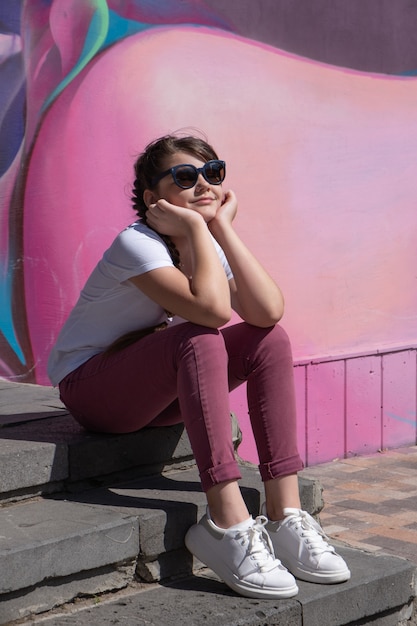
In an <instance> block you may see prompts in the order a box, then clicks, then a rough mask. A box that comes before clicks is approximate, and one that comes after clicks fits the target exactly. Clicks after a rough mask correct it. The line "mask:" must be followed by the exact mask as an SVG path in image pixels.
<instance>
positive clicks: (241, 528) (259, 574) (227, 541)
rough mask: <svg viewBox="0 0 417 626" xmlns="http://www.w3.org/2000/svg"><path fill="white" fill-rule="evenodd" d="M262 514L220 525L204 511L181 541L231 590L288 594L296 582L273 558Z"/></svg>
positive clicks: (272, 595)
mask: <svg viewBox="0 0 417 626" xmlns="http://www.w3.org/2000/svg"><path fill="white" fill-rule="evenodd" d="M267 522H268V520H267V518H266V517H263V516H259V517H257V518H256V519H255V520H254V519H252V517H250V518H249V519H248V520H246V521H244V522H241V523H240V524H236V525H235V526H231V527H230V528H227V529H223V528H219V527H218V526H216V524H215V523H214V522H213V521H212V520H211V519H210V515H209V512H208V509H207V514H206V515H204V517H203V518H202V519H201V520H200V522H199V523H198V524H195V525H194V526H192V527H191V528H190V529H189V531H188V532H187V534H186V536H185V545H186V546H187V548H188V550H189V551H190V552H191V553H192V554H194V556H196V557H197V558H198V559H200V561H202V562H203V563H204V564H205V565H207V566H208V567H210V569H212V570H213V572H215V573H216V574H217V575H218V576H219V577H220V578H221V579H222V580H224V582H225V583H226V585H228V586H229V587H230V588H231V589H233V590H234V591H237V593H239V594H241V595H242V596H247V597H249V598H265V597H266V598H290V597H292V596H295V595H296V594H297V593H298V587H297V583H296V581H295V579H294V576H293V575H292V574H290V573H289V572H288V571H287V570H286V569H285V567H283V565H282V564H281V562H280V561H279V560H278V559H276V558H275V556H274V550H273V548H272V544H271V540H270V539H269V536H268V533H267V532H266V530H265V524H266V523H267Z"/></svg>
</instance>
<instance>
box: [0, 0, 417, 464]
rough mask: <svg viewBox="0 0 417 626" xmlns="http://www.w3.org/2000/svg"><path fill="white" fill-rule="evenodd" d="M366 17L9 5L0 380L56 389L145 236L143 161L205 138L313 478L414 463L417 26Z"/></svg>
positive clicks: (151, 5)
mask: <svg viewBox="0 0 417 626" xmlns="http://www.w3.org/2000/svg"><path fill="white" fill-rule="evenodd" d="M365 4H366V6H365ZM365 4H364V3H356V2H354V3H347V2H345V1H344V0H327V1H326V0H317V1H316V2H308V3H307V2H305V3H304V2H299V3H294V2H291V1H290V0H263V1H262V0H259V1H258V2H256V3H255V2H251V1H249V0H229V1H228V2H223V1H222V0H206V1H203V0H182V1H181V2H179V1H178V0H155V1H154V2H152V1H149V0H146V1H145V0H26V1H19V0H11V1H9V2H7V3H4V2H3V3H2V4H1V5H0V29H1V34H0V72H1V74H0V133H1V143H0V176H1V178H0V237H1V246H0V307H1V308H0V376H1V377H3V378H6V379H10V380H15V381H20V382H36V383H40V384H49V381H48V379H47V376H46V360H47V356H48V353H49V350H50V348H51V346H52V344H53V342H54V340H55V337H56V335H57V333H58V331H59V329H60V327H61V325H62V324H63V322H64V320H65V319H66V316H67V315H68V312H69V310H70V308H71V307H72V305H73V304H74V303H75V300H76V298H77V297H78V293H79V291H80V288H81V287H82V285H83V283H84V281H85V279H86V277H87V275H88V273H89V272H90V270H91V269H92V267H93V266H94V265H95V263H96V261H97V260H98V258H99V257H100V256H101V253H102V251H103V250H104V249H105V247H106V246H107V245H108V244H109V243H110V242H111V240H112V239H113V237H114V235H115V234H116V233H117V232H119V231H120V230H121V229H122V228H123V227H124V226H126V225H127V224H128V223H129V222H130V221H132V219H133V217H134V214H133V212H132V209H131V206H130V186H131V184H132V179H133V171H132V165H133V161H134V159H135V156H136V155H137V154H138V153H139V152H140V151H141V150H142V148H143V147H144V146H145V144H146V143H148V142H149V141H150V140H151V139H153V138H155V137H157V136H159V135H162V134H165V133H167V132H172V131H175V130H178V129H184V128H188V129H193V130H194V129H197V130H198V131H199V132H203V133H204V134H205V136H207V138H208V139H209V141H210V142H211V143H213V144H214V145H215V147H216V148H217V151H218V152H219V154H220V156H221V158H224V159H225V160H226V161H227V165H228V177H227V184H228V185H229V187H230V188H232V189H234V190H235V192H236V193H237V196H238V199H239V206H240V209H239V214H238V218H237V222H236V227H237V229H238V230H239V232H240V233H241V235H242V236H243V238H244V239H245V240H246V241H247V242H248V244H249V245H250V247H251V248H252V249H253V250H254V252H255V253H256V254H257V255H258V256H259V257H260V258H261V260H262V261H263V263H264V264H265V265H266V267H267V268H268V269H269V271H270V272H271V274H272V275H273V276H274V277H275V278H276V280H277V281H278V283H279V284H280V285H281V287H282V289H283V291H284V294H285V297H286V313H285V317H284V320H283V325H284V326H285V328H286V329H287V331H288V332H289V334H290V335H291V337H292V342H293V348H294V357H295V365H296V367H295V372H296V389H297V396H298V402H299V440H300V447H301V449H302V451H303V455H304V459H305V460H306V462H307V463H314V462H321V461H323V460H328V459H329V458H333V457H334V456H343V455H348V454H356V453H361V452H363V451H371V450H377V449H378V448H381V447H384V446H391V445H400V444H402V443H415V441H416V346H417V314H416V312H417V289H416V287H417V271H416V267H417V246H416V245H415V237H416V235H415V233H416V232H417V211H416V209H415V206H416V197H417V193H416V192H417V175H416V163H415V154H416V148H417V124H416V122H415V111H416V109H417V77H416V71H417V42H416V40H415V36H414V33H415V28H416V26H417V9H416V8H415V7H414V6H413V5H411V4H410V3H408V2H406V1H405V0H404V1H402V0H398V2H396V3H392V2H390V0H368V2H367V3H365ZM243 393H244V392H243V390H240V391H239V392H235V393H234V394H233V403H234V408H235V409H236V411H237V413H238V415H239V417H240V419H241V422H242V428H243V430H244V432H245V433H246V431H247V430H248V428H247V422H246V420H247V417H246V408H245V399H244V395H243ZM381 407H382V408H381ZM242 451H243V454H244V455H245V456H246V457H247V458H250V459H251V460H252V459H254V458H255V456H256V455H255V452H254V445H253V441H252V440H251V437H250V435H249V434H248V435H247V436H246V437H245V439H244V444H243V446H242Z"/></svg>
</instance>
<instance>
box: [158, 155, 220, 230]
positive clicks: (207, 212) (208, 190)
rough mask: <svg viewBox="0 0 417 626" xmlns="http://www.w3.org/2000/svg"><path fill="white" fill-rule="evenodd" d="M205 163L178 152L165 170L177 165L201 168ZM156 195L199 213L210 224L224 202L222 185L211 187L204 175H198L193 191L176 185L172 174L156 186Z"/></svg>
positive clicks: (168, 159)
mask: <svg viewBox="0 0 417 626" xmlns="http://www.w3.org/2000/svg"><path fill="white" fill-rule="evenodd" d="M204 163H205V161H201V160H200V159H199V158H197V157H194V156H191V155H190V154H188V153H186V152H177V153H176V154H175V155H173V156H172V157H169V158H167V159H166V161H165V163H164V170H168V169H170V168H171V167H174V166H175V165H184V164H189V165H194V166H195V167H197V168H199V167H202V166H203V165H204ZM154 193H155V195H156V196H157V197H158V198H157V199H159V198H163V199H164V200H167V201H168V202H171V204H175V205H176V206H180V207H183V208H185V209H191V210H193V211H197V212H198V213H200V215H202V217H203V218H204V220H205V222H206V223H208V222H209V221H210V220H212V219H213V217H214V216H215V215H216V212H217V210H218V208H219V207H220V206H221V204H222V201H223V190H222V186H221V184H220V185H211V184H210V183H208V182H207V181H206V179H205V178H204V176H203V175H202V173H201V172H200V173H199V175H198V179H197V182H196V184H195V185H194V187H191V189H182V188H181V187H178V185H177V184H176V183H175V181H174V179H173V176H172V174H171V173H169V174H167V175H166V176H164V177H163V178H161V180H160V181H159V183H158V184H157V185H156V188H155V190H154Z"/></svg>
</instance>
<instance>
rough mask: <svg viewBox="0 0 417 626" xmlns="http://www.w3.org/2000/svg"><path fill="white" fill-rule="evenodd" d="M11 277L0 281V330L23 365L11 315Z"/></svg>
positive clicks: (7, 276) (23, 359)
mask: <svg viewBox="0 0 417 626" xmlns="http://www.w3.org/2000/svg"><path fill="white" fill-rule="evenodd" d="M11 294H12V276H11V272H10V273H9V274H8V275H6V277H5V278H3V279H2V280H0V302H1V307H0V330H1V332H2V333H3V335H4V336H5V338H6V339H7V341H8V342H9V345H10V347H11V348H12V350H13V351H14V352H15V354H16V356H17V358H18V359H19V361H20V362H21V363H22V364H24V363H25V357H24V354H23V352H22V349H21V347H20V345H19V342H18V341H17V337H16V333H15V329H14V325H13V314H12V306H11V302H12V297H11Z"/></svg>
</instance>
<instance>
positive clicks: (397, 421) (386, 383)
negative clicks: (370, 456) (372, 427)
mask: <svg viewBox="0 0 417 626" xmlns="http://www.w3.org/2000/svg"><path fill="white" fill-rule="evenodd" d="M382 371H383V387H382V406H383V419H382V426H383V431H382V444H383V447H384V448H392V447H395V446H401V445H409V444H410V443H411V444H415V443H416V352H415V351H412V350H407V351H404V352H396V353H393V354H385V355H384V356H383V357H382Z"/></svg>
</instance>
